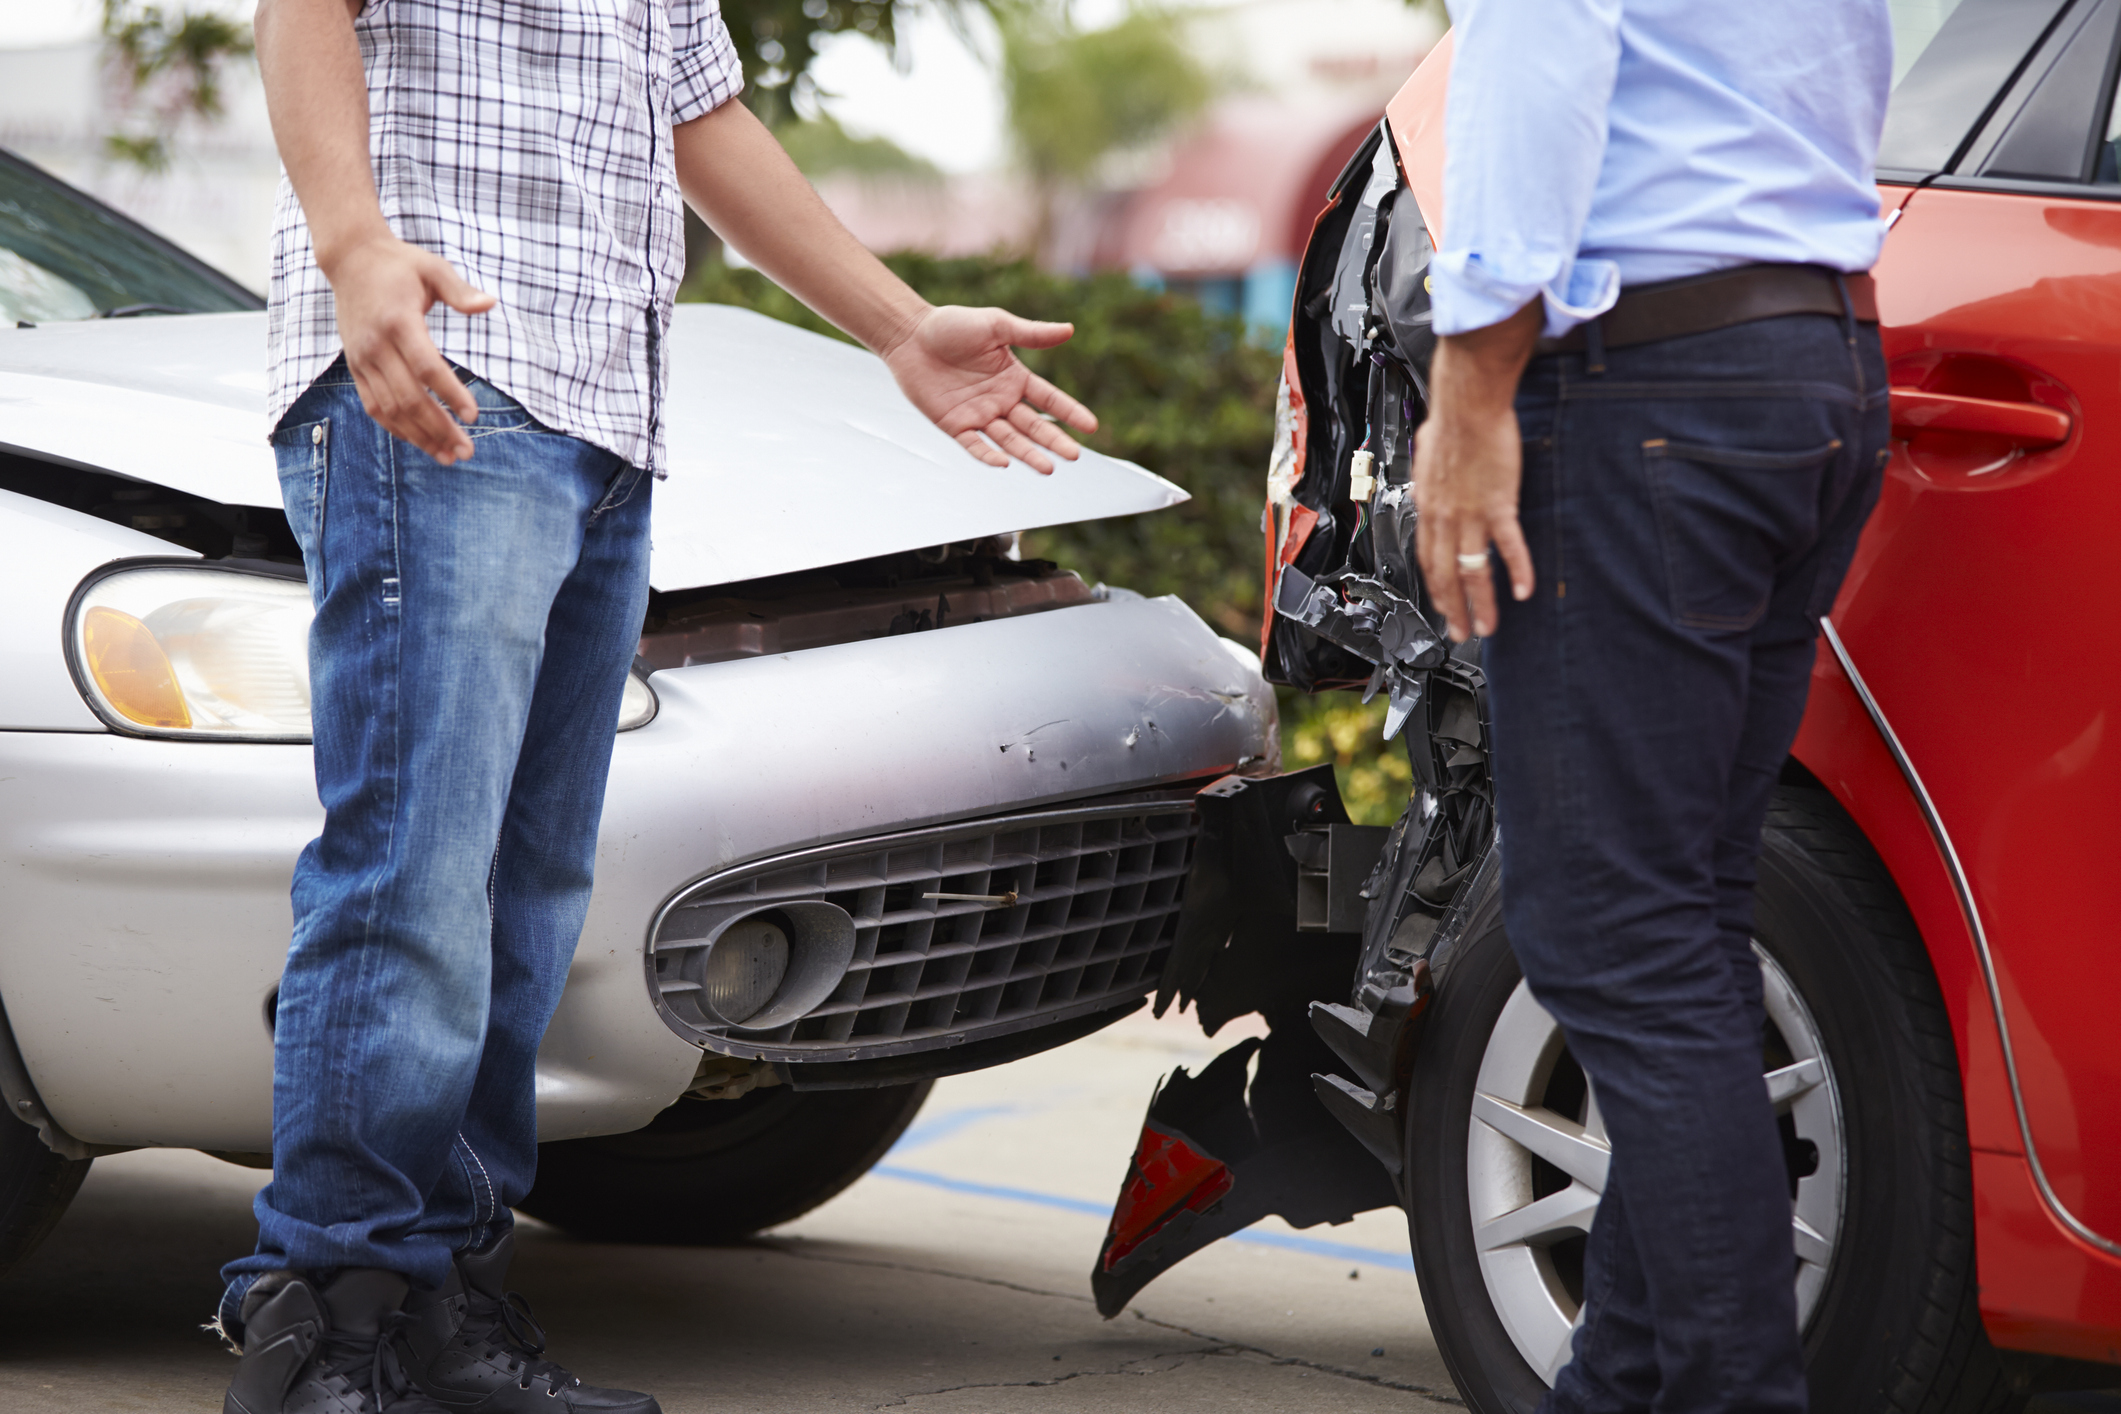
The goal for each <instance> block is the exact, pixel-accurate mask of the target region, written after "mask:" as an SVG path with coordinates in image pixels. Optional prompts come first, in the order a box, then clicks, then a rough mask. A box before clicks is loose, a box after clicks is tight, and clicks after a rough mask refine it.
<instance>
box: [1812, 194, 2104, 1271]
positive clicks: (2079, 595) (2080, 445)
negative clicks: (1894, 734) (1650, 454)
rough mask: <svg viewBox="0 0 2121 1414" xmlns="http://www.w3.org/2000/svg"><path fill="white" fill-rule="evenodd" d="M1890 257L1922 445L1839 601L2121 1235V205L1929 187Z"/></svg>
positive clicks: (1891, 305)
mask: <svg viewBox="0 0 2121 1414" xmlns="http://www.w3.org/2000/svg"><path fill="white" fill-rule="evenodd" d="M1877 273H1878V287H1879V300H1880V311H1881V315H1882V319H1883V324H1884V330H1885V346H1886V357H1887V360H1888V362H1889V364H1890V366H1891V369H1892V381H1893V383H1894V386H1895V387H1896V389H1899V390H1901V391H1900V394H1899V397H1898V398H1897V400H1896V416H1895V424H1896V429H1895V430H1896V434H1898V435H1899V436H1900V437H1901V438H1902V440H1899V441H1896V443H1895V445H1894V453H1893V460H1892V463H1891V466H1890V471H1889V475H1888V477H1887V481H1886V489H1885V496H1884V500H1883V503H1882V504H1881V506H1880V508H1879V511H1878V514H1877V516H1876V517H1875V519H1874V520H1873V523H1872V526H1871V529H1870V532H1869V534H1867V535H1866V537H1865V540H1864V544H1863V548H1862V550H1861V552H1860V553H1859V555H1858V557H1857V562H1856V564H1855V566H1854V568H1853V570H1852V571H1851V573H1850V576H1849V579H1848V583H1847V587H1846V588H1845V590H1844V591H1843V595H1842V599H1841V603H1840V605H1839V606H1838V607H1837V609H1836V613H1835V621H1836V623H1837V624H1838V625H1839V626H1840V628H1841V631H1842V635H1843V638H1844V640H1845V641H1846V643H1847V645H1848V647H1849V650H1850V653H1851V655H1852V656H1853V658H1854V660H1855V662H1856V665H1857V667H1858V669H1859V670H1860V671H1861V672H1862V673H1863V675H1864V677H1865V679H1866V680H1867V682H1868V683H1869V685H1870V687H1871V689H1872V691H1873V692H1874V693H1875V694H1876V696H1877V698H1878V701H1879V705H1880V707H1881V708H1882V709H1883V711H1884V713H1885V715H1886V717H1887V718H1888V719H1889V720H1890V721H1891V723H1892V725H1893V727H1894V728H1895V729H1896V730H1897V731H1898V733H1899V736H1900V738H1901V740H1902V742H1903V743H1904V744H1905V746H1906V748H1907V750H1908V753H1909V755H1910V757H1911V758H1912V760H1913V762H1914V765H1915V767H1916V769H1917V771H1919V772H1920V774H1921V775H1922V777H1923V779H1924V781H1925V782H1926V783H1927V785H1928V787H1929V789H1930V792H1931V794H1932V795H1933V796H1934V797H1935V800H1936V803H1937V806H1938V809H1939V811H1940V813H1941V814H1942V816H1943V819H1944V823H1945V826H1946V828H1947V829H1948V831H1949V832H1950V834H1951V836H1952V839H1953V841H1954V843H1955V845H1956V847H1957V849H1958V852H1959V855H1960V858H1961V860H1962V861H1963V862H1964V864H1965V867H1966V871H1967V874H1968V878H1969V882H1970V884H1971V888H1972V892H1973V896H1974V899H1975V902H1976V904H1977V906H1978V907H1979V909H1980V913H1981V917H1982V920H1983V922H1984V924H1985V925H1986V927H1987V931H1988V937H1989V941H1990V944H1991V947H1992V950H1993V954H1994V958H1995V964H1996V970H1997V973H1998V976H1999V979H2000V985H2001V991H2002V995H2003V1000H2004V1005H2005V1014H2006V1018H2007V1020H2008V1022H2009V1026H2010V1033H2011V1037H2010V1039H2011V1043H2012V1051H2013V1054H2014V1056H2015V1059H2016V1062H2017V1067H2018V1073H2019V1077H2020V1080H2021V1083H2022V1087H2023V1091H2024V1097H2025V1104H2026V1110H2027V1115H2028V1119H2029V1122H2030V1125H2031V1129H2032V1135H2033V1140H2034V1147H2035V1149H2036V1151H2037V1153H2038V1155H2039V1158H2040V1161H2041V1162H2042V1164H2043V1165H2044V1166H2045V1169H2046V1172H2047V1175H2048V1177H2049V1180H2050V1181H2051V1182H2052V1184H2053V1186H2054V1189H2055V1192H2056V1195H2057V1196H2058V1197H2059V1198H2060V1200H2061V1201H2062V1203H2063V1204H2064V1205H2065V1206H2066V1207H2067V1208H2068V1209H2069V1210H2070V1211H2071V1212H2072V1213H2074V1214H2075V1215H2076V1216H2077V1217H2078V1218H2079V1219H2081V1220H2082V1221H2083V1222H2085V1223H2086V1224H2088V1225H2089V1226H2090V1227H2091V1228H2092V1229H2093V1230H2095V1231H2097V1232H2098V1233H2100V1234H2102V1235H2104V1236H2106V1237H2109V1238H2121V1046H2116V1045H2115V1043H2114V1025H2115V1023H2114V1019H2113V1013H2114V998H2115V997H2116V996H2117V995H2121V946H2117V943H2116V939H2115V936H2114V934H2115V930H2116V927H2117V922H2116V920H2117V919H2121V867H2117V865H2116V860H2115V846H2116V842H2117V838H2121V831H2117V829H2116V825H2117V822H2121V612H2117V610H2116V607H2115V599H2114V588H2113V584H2112V576H2111V568H2112V566H2113V565H2114V564H2115V563H2116V562H2117V560H2121V555H2117V553H2116V551H2115V549H2114V546H2113V543H2112V542H2113V539H2114V534H2115V529H2116V527H2117V526H2121V203H2109V202H2099V201H2078V200H2066V199H2060V198H2053V197H2045V196H2037V195H2027V194H2022V193H2004V192H1993V191H1984V192H1970V191H1951V190H1939V189H1935V188H1932V189H1928V190H1924V191H1921V192H1919V193H1917V194H1916V195H1915V196H1914V197H1913V198H1912V199H1911V200H1910V201H1908V202H1907V204H1906V206H1905V208H1904V209H1903V212H1902V214H1901V217H1900V219H1899V221H1898V223H1897V225H1896V227H1895V229H1894V231H1893V233H1892V236H1891V238H1890V239H1889V240H1888V241H1887V243H1886V253H1885V258H1884V260H1883V261H1881V263H1880V265H1879V269H1878V272H1877Z"/></svg>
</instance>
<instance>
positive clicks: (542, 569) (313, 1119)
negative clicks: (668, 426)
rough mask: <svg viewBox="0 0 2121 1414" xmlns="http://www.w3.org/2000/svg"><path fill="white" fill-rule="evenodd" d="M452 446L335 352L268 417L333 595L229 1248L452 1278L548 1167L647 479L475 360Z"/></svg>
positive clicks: (293, 508)
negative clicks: (284, 946)
mask: <svg viewBox="0 0 2121 1414" xmlns="http://www.w3.org/2000/svg"><path fill="white" fill-rule="evenodd" d="M466 381H467V383H468V385H469V387H470V389H471V391H472V393H473V395H474V396H475V397H476V398H477V399H478V403H479V418H478V421H477V422H476V423H475V424H474V425H473V426H472V428H471V438H472V447H473V454H472V456H471V458H470V459H469V460H467V461H463V462H459V463H458V464H457V465H455V466H446V467H445V466H441V465H438V464H437V463H436V462H435V461H434V460H433V459H432V458H430V457H428V456H427V455H426V454H425V453H424V452H422V451H420V450H419V449H418V448H416V447H413V446H411V445H410V444H408V443H405V442H401V441H398V440H397V439H395V438H393V437H391V436H390V435H389V434H388V433H386V432H384V431H383V429H382V428H381V427H379V426H378V425H377V424H376V423H375V422H374V421H373V420H372V419H370V418H369V416H368V415H367V413H365V412H363V411H362V409H361V404H360V399H359V397H358V396H357V395H356V393H355V390H354V385H353V380H352V378H351V376H350V375H349V374H348V373H347V371H346V367H345V364H344V361H343V360H342V361H341V362H339V363H336V364H334V365H333V366H332V367H331V368H330V369H329V370H328V371H327V372H325V373H324V374H323V376H321V377H320V378H319V379H318V380H317V382H316V383H315V384H314V385H312V386H311V387H310V388H309V389H308V390H307V391H306V392H305V393H304V394H303V396H302V398H301V399H300V400H299V401H298V402H296V403H295V405H294V406H293V407H292V408H290V409H289V410H288V413H287V415H286V417H285V418H284V419H282V421H281V423H280V425H279V427H278V428H277V429H276V430H275V432H274V433H273V447H274V450H275V452H276V453H277V455H278V458H279V467H280V486H281V492H282V496H283V499H284V501H285V504H286V508H287V518H288V521H289V523H290V524H291V525H292V526H293V528H294V532H295V535H296V537H297V538H298V539H299V540H300V542H301V545H302V553H303V556H304V559H305V561H306V564H307V567H308V575H309V589H310V595H311V597H312V598H313V599H314V600H315V602H316V607H317V616H316V622H315V626H314V627H313V628H312V629H311V631H310V640H309V659H310V686H311V694H312V712H313V717H314V722H315V728H314V730H315V740H316V771H317V791H318V794H319V796H320V797H321V798H322V800H323V803H324V832H323V834H322V835H320V836H319V837H318V838H317V839H316V840H314V841H312V842H311V843H310V845H309V846H308V848H306V849H305V850H303V851H302V856H301V859H300V862H299V863H298V864H297V865H296V866H295V879H294V936H293V942H292V945H291V947H290V948H289V951H288V956H287V968H286V971H285V973H284V974H283V975H282V977H281V981H280V991H279V1000H278V1005H277V1011H276V1014H275V1025H274V1059H273V1179H272V1182H271V1184H270V1185H268V1186H267V1187H266V1188H265V1189H264V1191H263V1192H261V1193H260V1194H259V1195H258V1198H257V1203H256V1211H257V1217H258V1248H257V1251H256V1253H255V1254H254V1255H252V1256H249V1257H244V1258H242V1259H240V1260H238V1261H235V1262H231V1263H230V1264H229V1265H228V1266H227V1267H226V1268H224V1269H223V1272H222V1276H223V1278H224V1280H225V1281H227V1282H228V1288H227V1291H226V1293H225V1295H224V1296H223V1298H222V1307H221V1317H222V1320H223V1322H224V1324H225V1325H226V1326H227V1328H228V1329H230V1330H231V1331H234V1330H235V1326H236V1316H237V1312H238V1308H239V1307H240V1305H241V1303H242V1296H243V1293H244V1292H245V1291H246V1290H248V1288H249V1285H250V1283H251V1281H253V1280H254V1279H255V1278H256V1276H257V1275H258V1274H259V1273H261V1272H265V1271H270V1270H274V1269H278V1268H295V1269H298V1270H317V1269H331V1268H337V1267H385V1268H389V1269H391V1270H393V1271H398V1272H402V1273H404V1274H405V1275H407V1276H408V1277H410V1278H412V1279H413V1280H414V1281H415V1282H418V1283H422V1284H425V1285H435V1284H439V1283H440V1282H441V1280H442V1279H443V1277H444V1276H445V1274H446V1273H447V1271H448V1269H449V1263H450V1256H451V1253H452V1252H454V1251H456V1250H459V1249H462V1248H465V1247H467V1246H477V1245H481V1244H483V1243H484V1242H485V1241H486V1240H487V1239H488V1238H489V1237H491V1236H493V1235H495V1234H496V1233H498V1232H499V1231H501V1230H503V1229H505V1228H506V1227H507V1226H508V1225H509V1222H510V1218H509V1211H508V1210H509V1205H510V1204H512V1203H515V1202H517V1201H519V1200H520V1199H521V1198H522V1196H523V1195H524V1193H525V1192H527V1191H528V1190H529V1188H530V1183H531V1178H532V1176H533V1173H534V1171H535V1167H536V1162H537V1113H536V1103H535V1080H536V1073H535V1064H536V1059H537V1050H538V1043H539V1041H540V1039H541V1038H542V1037H543V1036H544V1034H545V1028H546V1025H547V1024H548V1023H549V1022H550V1021H551V1019H552V1013H553V1009H554V1008H555V1007H556V1006H557V1005H558V1003H559V998H560V991H561V987H562V985H563V984H564V982H565V981H566V977H567V969H568V965H569V963H570V961H571V960H572V958H573V956H574V948H575V943H576V941H577V939H578V938H579V936H580V934H581V929H582V920H583V917H584V914H585V912H586V911H587V908H588V903H589V887H590V877H591V871H592V867H593V864H594V859H595V853H596V837H597V823H598V817H599V815H600V814H601V812H602V809H603V799H604V783H605V776H606V773H607V771H608V768H609V765H610V759H611V744H612V734H613V728H614V726H615V724H616V723H617V720H618V712H619V702H620V697H621V695H622V693H623V692H624V689H625V680H626V674H627V671H628V669H629V667H630V666H631V664H632V661H633V654H634V651H635V646H636V645H637V644H638V643H639V641H640V633H641V620H642V616H643V614H644V612H645V611H646V608H647V602H648V508H649V498H650V487H651V486H652V485H653V482H652V480H651V479H650V478H649V477H647V476H645V475H644V474H642V472H641V471H640V470H639V469H637V468H635V467H632V466H630V465H627V464H626V463H625V462H623V461H621V460H620V459H619V458H618V457H616V456H614V455H612V454H611V453H609V452H605V451H602V450H600V449H598V448H596V447H593V446H591V445H589V444H588V443H586V442H582V441H579V440H577V439H575V438H573V437H569V436H565V435H563V434H561V433H558V432H554V431H552V430H551V429H549V428H546V427H545V426H543V425H542V424H540V423H538V422H536V421H535V420H533V419H532V418H531V417H530V416H529V415H528V414H527V413H525V412H524V411H523V409H522V408H521V406H520V405H518V404H517V403H516V402H514V401H513V400H512V399H510V398H508V397H507V396H506V395H504V394H503V393H501V392H500V391H499V390H498V389H496V388H494V387H493V386H492V385H491V384H489V383H486V382H484V381H482V380H475V379H471V378H469V377H468V375H467V377H466Z"/></svg>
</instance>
